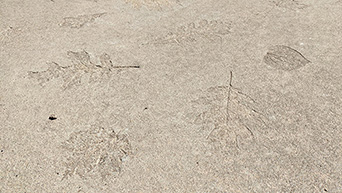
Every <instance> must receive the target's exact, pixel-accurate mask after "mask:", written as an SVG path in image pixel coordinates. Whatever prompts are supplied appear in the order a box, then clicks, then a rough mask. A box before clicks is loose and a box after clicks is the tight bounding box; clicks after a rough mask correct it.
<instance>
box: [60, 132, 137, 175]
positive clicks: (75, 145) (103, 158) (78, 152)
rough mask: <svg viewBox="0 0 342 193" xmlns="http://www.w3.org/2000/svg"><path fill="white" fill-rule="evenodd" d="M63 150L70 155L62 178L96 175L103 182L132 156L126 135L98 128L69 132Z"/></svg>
mask: <svg viewBox="0 0 342 193" xmlns="http://www.w3.org/2000/svg"><path fill="white" fill-rule="evenodd" d="M62 147H63V148H64V149H65V150H66V151H67V152H68V153H69V156H68V157H67V161H66V163H65V164H66V171H65V173H64V178H68V177H72V176H73V175H78V176H80V177H81V178H84V177H86V176H87V175H88V174H90V173H97V174H99V175H100V176H101V177H102V179H106V178H107V177H108V176H116V175H118V174H119V173H120V171H121V168H122V163H123V161H124V160H125V158H127V156H129V155H130V154H131V145H130V142H129V140H128V137H127V135H125V134H121V133H116V132H115V131H114V129H108V128H104V127H99V126H93V127H92V128H90V129H88V130H86V131H79V132H74V133H72V134H71V135H70V138H69V139H68V140H67V141H65V142H64V143H63V144H62Z"/></svg>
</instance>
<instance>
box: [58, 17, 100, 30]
mask: <svg viewBox="0 0 342 193" xmlns="http://www.w3.org/2000/svg"><path fill="white" fill-rule="evenodd" d="M104 14H105V13H96V14H88V15H79V16H76V17H65V18H63V21H62V23H60V24H59V25H60V26H65V27H71V28H80V27H82V26H84V25H85V24H87V23H91V22H94V21H95V19H97V18H99V17H101V16H102V15H104Z"/></svg>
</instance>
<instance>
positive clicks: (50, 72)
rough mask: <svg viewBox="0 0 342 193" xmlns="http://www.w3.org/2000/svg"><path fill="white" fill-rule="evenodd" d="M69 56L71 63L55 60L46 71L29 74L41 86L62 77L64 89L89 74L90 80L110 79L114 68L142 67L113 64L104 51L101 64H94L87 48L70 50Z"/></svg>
mask: <svg viewBox="0 0 342 193" xmlns="http://www.w3.org/2000/svg"><path fill="white" fill-rule="evenodd" d="M67 56H68V58H69V60H70V61H71V65H69V66H66V67H62V66H60V65H59V64H57V63H55V62H51V63H48V65H49V67H48V69H47V70H45V71H30V72H28V75H29V76H30V77H31V78H35V79H37V80H38V82H39V84H40V85H41V86H45V85H46V83H47V82H49V81H51V80H52V79H57V78H62V79H63V82H64V83H63V85H62V88H63V89H67V88H70V87H71V86H74V85H79V84H80V83H81V79H82V77H83V76H84V75H86V74H88V75H89V81H90V82H97V81H102V80H103V79H109V78H110V76H111V72H112V70H113V69H114V68H140V66H139V65H120V66H119V65H113V62H112V60H111V58H110V56H109V55H108V54H107V53H103V54H102V55H101V56H99V60H100V64H94V63H93V62H92V61H91V59H90V54H89V53H88V52H86V51H85V50H82V51H78V52H74V51H68V52H67Z"/></svg>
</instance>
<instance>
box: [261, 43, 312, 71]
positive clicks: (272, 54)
mask: <svg viewBox="0 0 342 193" xmlns="http://www.w3.org/2000/svg"><path fill="white" fill-rule="evenodd" d="M264 62H265V63H266V64H267V65H269V66H272V67H274V68H277V69H280V70H285V71H291V70H295V69H298V68H301V67H303V66H305V65H306V64H308V63H310V61H309V60H308V59H306V58H305V57H304V56H303V55H302V54H301V53H300V52H298V51H297V50H295V49H293V48H290V47H288V46H283V45H276V46H273V47H271V48H269V50H268V52H267V54H266V55H265V56H264Z"/></svg>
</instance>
